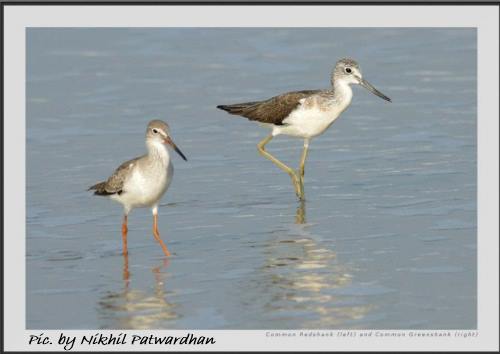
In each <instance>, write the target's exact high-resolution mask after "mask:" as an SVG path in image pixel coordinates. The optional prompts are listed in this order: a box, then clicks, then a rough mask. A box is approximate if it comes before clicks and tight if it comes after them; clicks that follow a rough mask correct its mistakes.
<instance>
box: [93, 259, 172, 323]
mask: <svg viewBox="0 0 500 354" xmlns="http://www.w3.org/2000/svg"><path fill="white" fill-rule="evenodd" d="M168 264H169V260H168V259H167V258H164V259H163V260H162V263H161V264H159V265H158V266H156V267H153V268H152V269H151V272H152V275H153V276H152V278H153V279H154V289H153V291H152V292H148V291H147V290H145V289H141V290H139V289H134V288H133V287H131V279H132V278H133V275H132V274H131V273H130V271H129V261H128V255H124V256H123V272H122V274H123V290H122V291H121V292H109V293H107V294H106V295H105V296H104V297H103V298H102V299H101V301H100V302H99V305H100V310H101V315H102V316H103V317H104V318H105V319H108V320H110V322H107V325H105V326H104V328H121V329H151V328H161V327H164V326H165V323H167V322H168V321H172V320H174V319H177V318H178V317H179V316H178V314H177V313H176V312H175V305H173V304H172V303H169V302H168V301H167V298H168V292H167V291H165V276H166V274H165V270H166V269H167V268H168Z"/></svg>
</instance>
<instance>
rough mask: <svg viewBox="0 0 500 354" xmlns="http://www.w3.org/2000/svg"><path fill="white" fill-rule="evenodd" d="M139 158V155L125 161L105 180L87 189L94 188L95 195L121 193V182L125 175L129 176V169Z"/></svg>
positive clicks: (122, 182)
mask: <svg viewBox="0 0 500 354" xmlns="http://www.w3.org/2000/svg"><path fill="white" fill-rule="evenodd" d="M140 158H141V157H136V158H135V159H132V160H128V161H125V162H124V163H122V164H121V165H120V166H119V167H118V168H117V169H116V170H115V172H114V173H113V174H112V175H111V176H110V177H109V178H108V180H107V181H104V182H100V183H97V184H95V185H93V186H92V187H90V188H89V189H88V190H89V191H90V190H95V192H94V194H95V195H112V194H121V193H122V191H123V184H124V182H125V179H126V178H127V176H129V173H130V169H131V168H132V167H133V166H134V163H135V162H136V161H137V160H139V159H140Z"/></svg>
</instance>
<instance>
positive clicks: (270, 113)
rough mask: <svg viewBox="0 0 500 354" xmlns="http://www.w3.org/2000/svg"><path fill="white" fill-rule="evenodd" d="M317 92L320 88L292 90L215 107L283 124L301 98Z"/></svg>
mask: <svg viewBox="0 0 500 354" xmlns="http://www.w3.org/2000/svg"><path fill="white" fill-rule="evenodd" d="M319 92H320V90H304V91H294V92H288V93H284V94H282V95H279V96H274V97H272V98H270V99H268V100H264V101H256V102H245V103H236V104H230V105H219V106H217V108H219V109H222V110H224V111H226V112H229V113H230V114H234V115H239V116H243V117H245V118H248V119H249V120H254V121H258V122H261V123H270V124H274V125H283V120H285V118H286V117H288V116H289V115H290V113H291V112H292V111H293V110H294V109H295V108H297V106H298V105H299V104H300V100H301V99H303V98H307V97H309V96H311V95H314V94H317V93H319Z"/></svg>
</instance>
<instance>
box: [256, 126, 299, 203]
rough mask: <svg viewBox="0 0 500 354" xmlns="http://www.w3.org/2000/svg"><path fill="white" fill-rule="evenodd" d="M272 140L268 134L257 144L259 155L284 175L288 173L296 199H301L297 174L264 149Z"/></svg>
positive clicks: (271, 136)
mask: <svg viewBox="0 0 500 354" xmlns="http://www.w3.org/2000/svg"><path fill="white" fill-rule="evenodd" d="M272 138H273V135H272V134H270V135H269V136H267V137H266V138H264V139H263V140H262V141H261V142H260V143H259V144H257V149H259V153H260V154H261V155H262V156H264V157H265V158H267V159H268V160H270V161H271V162H273V163H274V164H275V165H276V166H278V167H279V168H281V169H282V170H283V171H285V172H286V173H288V174H289V175H290V177H291V178H292V182H293V185H294V187H295V193H296V194H297V197H299V198H301V199H302V197H301V188H300V179H299V176H297V172H295V171H294V170H293V169H292V168H290V167H288V166H287V165H285V164H284V163H283V162H281V161H280V160H278V159H277V158H276V157H274V156H273V155H271V154H270V153H268V152H267V151H266V149H265V146H266V145H267V143H269V142H270V141H271V139H272Z"/></svg>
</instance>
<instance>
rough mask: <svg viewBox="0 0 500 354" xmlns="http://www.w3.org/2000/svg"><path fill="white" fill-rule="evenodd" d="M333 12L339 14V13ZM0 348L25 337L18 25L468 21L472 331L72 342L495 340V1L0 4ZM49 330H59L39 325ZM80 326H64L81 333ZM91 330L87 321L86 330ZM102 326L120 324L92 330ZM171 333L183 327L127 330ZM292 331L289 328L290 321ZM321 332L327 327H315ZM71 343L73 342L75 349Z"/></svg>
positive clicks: (251, 345)
mask: <svg viewBox="0 0 500 354" xmlns="http://www.w3.org/2000/svg"><path fill="white" fill-rule="evenodd" d="M339 13H340V14H345V15H342V16H339ZM4 16H5V23H4V49H5V55H4V73H5V78H4V79H5V89H6V90H5V92H4V103H5V111H4V117H5V122H4V124H5V125H4V126H5V135H4V141H5V143H4V146H5V154H4V156H5V162H4V171H5V180H4V181H5V182H4V183H5V184H4V191H5V205H6V209H5V211H4V213H5V214H4V220H5V234H4V237H5V250H8V252H5V251H4V260H5V262H4V264H5V271H4V277H5V280H4V287H5V294H4V295H5V298H4V308H5V324H6V326H5V328H4V339H5V350H62V348H61V347H59V346H56V345H46V346H38V347H33V346H28V345H27V338H28V334H29V333H30V334H31V333H33V334H36V333H37V334H39V333H40V332H41V331H26V330H25V317H26V316H25V239H24V236H25V216H26V214H25V171H24V169H25V166H24V161H25V146H24V143H23V142H24V141H25V119H24V117H25V28H26V27H476V28H478V52H479V54H478V68H479V69H480V70H478V171H479V172H478V173H479V176H478V210H479V215H478V252H479V254H478V283H479V288H478V294H479V297H478V330H479V336H478V337H475V338H469V339H463V338H458V339H457V338H451V339H446V338H444V339H436V338H406V339H404V340H401V339H391V338H383V339H381V338H376V337H373V338H367V339H363V340H360V339H359V338H355V339H353V338H349V337H343V338H337V337H333V338H331V337H327V338H314V339H311V338H303V337H302V338H301V337H296V338H294V339H293V338H292V339H290V338H282V337H280V338H270V337H267V336H266V333H267V332H269V331H191V332H195V333H196V335H205V336H215V338H216V340H217V344H216V345H213V346H207V347H201V346H195V347H194V348H189V347H184V348H183V347H182V346H177V347H172V346H157V347H152V346H144V347H137V346H134V347H131V346H119V347H116V346H115V347H94V348H89V347H80V348H77V350H89V349H96V350H189V349H191V350H193V349H194V350H238V349H240V350H404V349H411V350H439V349H441V350H498V330H499V328H498V310H499V309H498V299H499V294H498V250H499V243H498V235H499V230H498V212H499V210H498V192H499V190H498V180H499V179H498V177H499V176H498V138H499V136H498V128H499V125H498V123H499V111H498V97H499V92H498V85H499V82H498V80H499V72H498V64H499V58H498V49H499V48H498V47H499V37H498V21H499V19H498V7H490V6H431V7H429V6H264V7H262V6H234V7H231V6H5V7H4ZM44 332H45V334H49V335H53V336H54V339H57V337H58V335H59V333H60V332H59V331H44ZM86 332H87V331H64V333H65V334H72V335H79V334H83V333H86ZM93 332H94V333H95V331H93ZM100 332H101V333H110V332H115V333H119V332H120V331H100ZM130 332H133V333H147V334H150V333H155V334H157V335H162V336H163V335H179V336H182V335H184V334H186V331H148V332H144V331H130ZM288 332H293V331H288ZM323 332H329V331H323ZM74 350H75V349H74Z"/></svg>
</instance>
